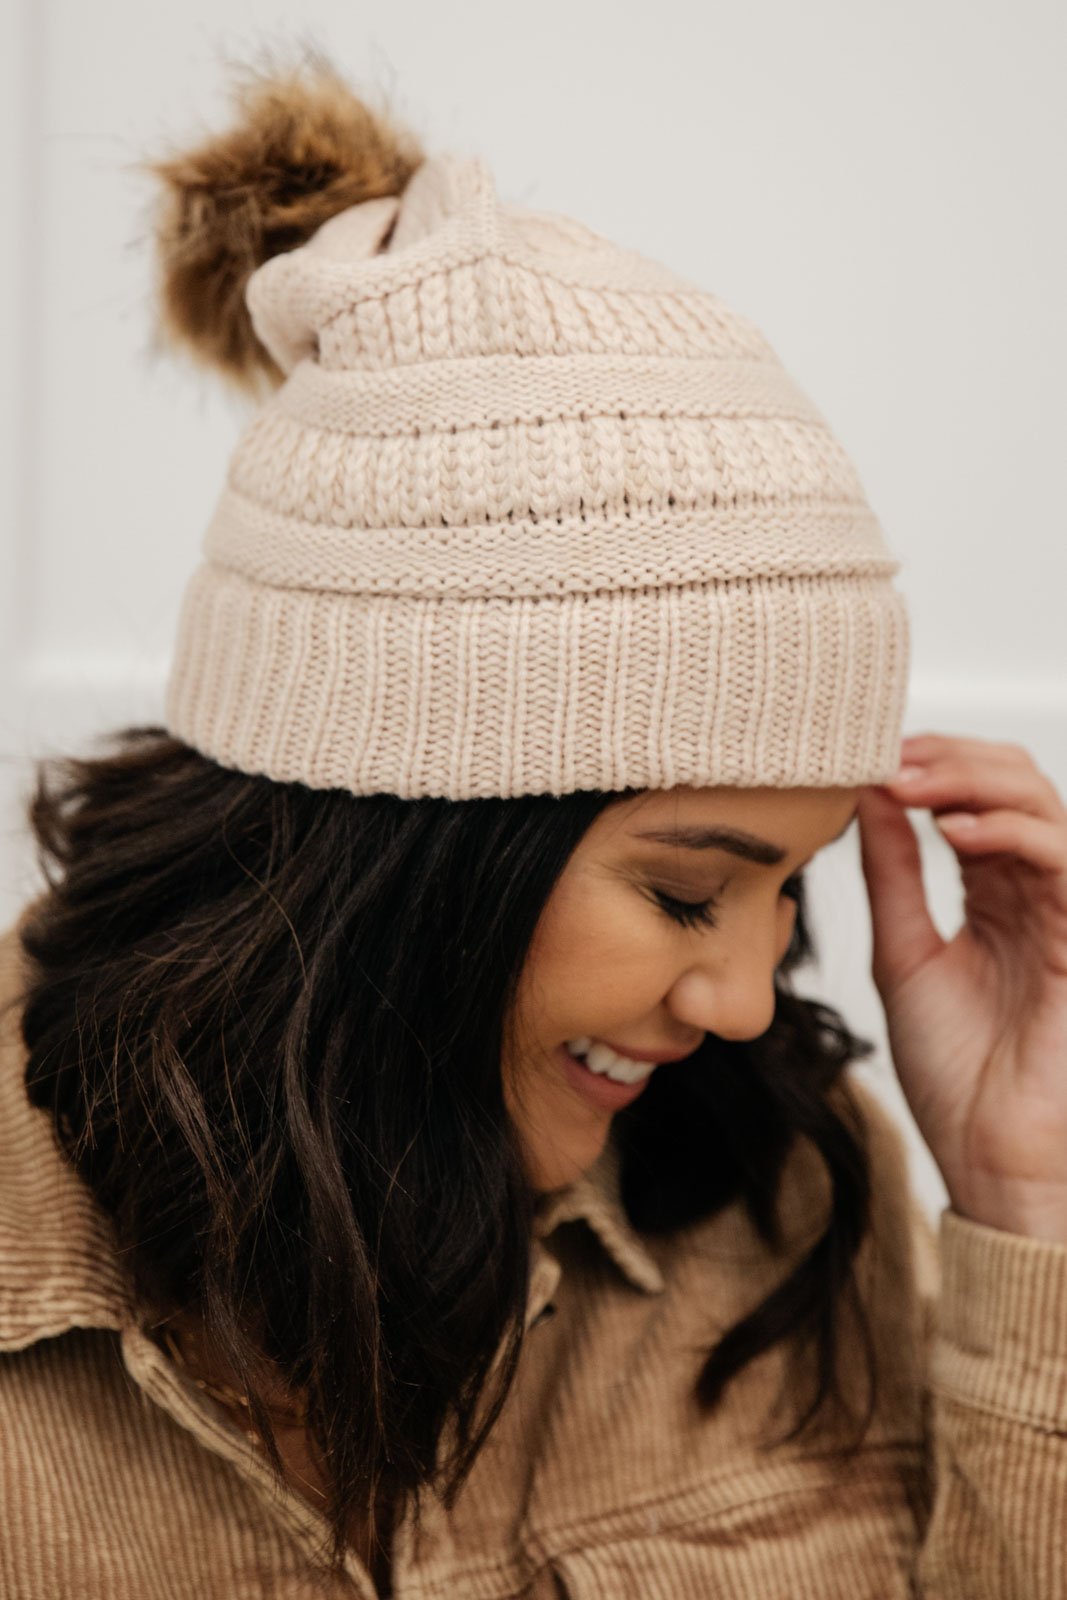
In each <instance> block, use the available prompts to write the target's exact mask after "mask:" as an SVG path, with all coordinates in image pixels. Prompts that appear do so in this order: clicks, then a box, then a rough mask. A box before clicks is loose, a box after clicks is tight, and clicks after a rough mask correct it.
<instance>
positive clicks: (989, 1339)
mask: <svg viewBox="0 0 1067 1600" xmlns="http://www.w3.org/2000/svg"><path fill="white" fill-rule="evenodd" d="M939 1245H940V1252H941V1292H940V1296H939V1299H938V1304H937V1311H936V1331H937V1334H938V1338H937V1339H936V1341H935V1345H934V1350H933V1353H932V1371H931V1379H932V1383H933V1387H934V1388H935V1389H936V1390H937V1391H938V1392H940V1393H941V1394H942V1395H944V1396H945V1397H946V1398H949V1399H952V1400H955V1401H957V1402H959V1403H961V1404H964V1405H968V1406H973V1407H978V1408H980V1409H981V1410H984V1411H987V1412H992V1413H994V1414H995V1415H998V1416H1002V1417H1006V1418H1010V1419H1012V1420H1014V1421H1021V1422H1026V1423H1029V1424H1030V1425H1031V1426H1033V1427H1035V1428H1042V1429H1047V1430H1050V1431H1053V1432H1063V1431H1065V1430H1067V1244H1058V1243H1056V1242H1055V1241H1052V1240H1044V1239H1033V1238H1030V1237H1028V1236H1026V1235H1023V1234H1016V1233H1008V1232H1006V1231H1004V1230H1003V1229H1000V1228H991V1227H987V1226H986V1225H985V1224H984V1223H980V1222H975V1221H973V1220H972V1219H971V1218H969V1217H964V1216H961V1215H960V1213H959V1212H957V1211H954V1210H952V1208H951V1207H946V1208H945V1209H944V1210H943V1211H942V1213H941V1219H940V1231H939Z"/></svg>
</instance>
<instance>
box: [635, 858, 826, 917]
mask: <svg viewBox="0 0 1067 1600" xmlns="http://www.w3.org/2000/svg"><path fill="white" fill-rule="evenodd" d="M803 884H804V874H803V873H802V872H795V873H794V874H793V876H792V877H791V878H787V879H786V881H785V882H784V883H783V884H782V893H783V894H784V895H788V896H789V898H790V899H791V900H796V901H799V899H800V893H801V889H802V888H803ZM654 893H655V896H656V899H657V900H658V902H659V905H660V908H661V909H662V910H663V911H665V912H666V914H667V916H669V917H670V918H671V919H672V921H674V922H680V923H681V924H682V926H683V927H686V928H695V927H698V926H700V925H703V926H705V927H708V928H715V927H718V922H717V920H716V917H715V910H716V907H717V906H718V905H719V901H718V900H717V899H716V898H715V897H714V896H713V897H712V898H711V899H710V900H676V899H675V898H674V896H673V895H669V894H666V893H665V892H664V891H663V890H662V889H656V890H654Z"/></svg>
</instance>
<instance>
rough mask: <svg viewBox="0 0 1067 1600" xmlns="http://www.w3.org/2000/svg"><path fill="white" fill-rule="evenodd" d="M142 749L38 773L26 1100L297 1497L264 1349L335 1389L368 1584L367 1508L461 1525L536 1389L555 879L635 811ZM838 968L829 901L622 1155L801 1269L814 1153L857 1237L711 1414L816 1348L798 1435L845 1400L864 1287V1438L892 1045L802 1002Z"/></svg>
mask: <svg viewBox="0 0 1067 1600" xmlns="http://www.w3.org/2000/svg"><path fill="white" fill-rule="evenodd" d="M112 737H113V739H114V741H115V748H114V749H113V750H110V751H105V752H104V753H102V754H98V755H94V756H92V757H89V758H76V757H63V758H59V757H52V758H50V759H48V760H45V761H41V762H39V763H38V766H37V773H36V789H35V792H34V793H33V795H32V797H31V798H30V801H29V818H30V822H31V826H32V829H33V833H34V837H35V840H36V844H37V850H38V855H39V859H40V863H41V866H42V869H43V871H44V874H45V877H46V880H47V884H48V888H47V890H46V892H45V893H44V894H43V895H42V897H41V899H40V901H39V903H38V904H37V905H36V906H35V907H34V908H33V909H32V912H31V913H30V914H29V915H28V916H27V917H26V918H25V920H24V922H23V927H22V934H21V938H22V945H23V949H24V951H25V953H26V956H27V957H28V960H27V962H26V968H27V988H26V992H25V995H24V996H23V997H22V1000H23V1010H22V1018H21V1021H22V1031H23V1036H24V1039H25V1043H26V1046H27V1049H28V1065H27V1074H26V1082H27V1088H28V1091H29V1094H30V1096H31V1098H32V1100H33V1102H34V1103H35V1104H36V1105H37V1106H39V1107H44V1108H46V1109H47V1110H48V1111H49V1112H50V1113H51V1115H52V1117H53V1120H54V1124H55V1128H56V1133H57V1136H58V1138H59V1140H60V1142H61V1144H62V1146H63V1148H64V1149H65V1151H66V1152H67V1154H68V1155H69V1157H70V1159H71V1160H72V1161H73V1163H74V1164H75V1165H76V1167H77V1169H78V1171H79V1172H80V1173H81V1175H82V1176H83V1177H84V1179H85V1180H86V1181H87V1183H88V1184H89V1186H90V1187H91V1189H92V1191H93V1192H94V1193H95V1195H96V1197H97V1198H98V1200H99V1201H100V1203H101V1204H102V1205H103V1206H104V1207H105V1208H106V1210H107V1211H108V1213H110V1215H111V1216H112V1217H113V1218H114V1221H115V1224H116V1228H117V1233H118V1238H119V1240H120V1242H121V1245H122V1247H123V1250H124V1252H125V1256H126V1259H127V1260H128V1262H129V1268H130V1272H131V1281H132V1284H133V1288H134V1292H135V1295H136V1297H137V1301H138V1304H139V1306H143V1307H144V1309H145V1315H146V1318H148V1317H155V1318H162V1317H165V1316H167V1315H169V1314H171V1313H172V1312H173V1311H175V1310H177V1309H181V1308H185V1307H190V1306H196V1307H198V1308H201V1309H202V1312H203V1314H204V1315H205V1317H206V1320H207V1324H208V1326H209V1327H210V1329H211V1331H212V1334H213V1336H214V1337H215V1339H216V1340H217V1341H218V1345H219V1348H220V1349H221V1350H222V1351H223V1352H224V1353H225V1355H226V1358H227V1360H228V1362H229V1364H230V1366H231V1368H232V1369H233V1370H234V1371H235V1372H236V1373H237V1374H238V1375H239V1376H240V1377H241V1379H242V1381H243V1383H244V1384H245V1387H246V1389H247V1392H248V1395H249V1401H250V1407H249V1409H250V1415H251V1419H252V1421H253V1423H254V1424H255V1426H256V1427H257V1428H258V1430H259V1431H260V1433H261V1434H262V1435H263V1437H264V1440H265V1443H266V1447H267V1451H268V1454H269V1457H270V1459H271V1461H272V1463H273V1465H274V1467H275V1469H276V1470H277V1471H278V1472H279V1473H281V1472H282V1471H283V1468H282V1462H281V1459H280V1456H279V1455H278V1453H277V1449H276V1443H275V1439H274V1434H273V1431H272V1428H271V1421H270V1416H269V1414H268V1410H267V1407H266V1404H265V1402H264V1397H263V1396H264V1391H263V1390H262V1389H261V1388H260V1387H259V1375H260V1372H261V1365H260V1356H261V1355H262V1354H265V1355H266V1356H267V1357H268V1358H269V1360H270V1362H271V1363H273V1364H274V1370H280V1371H281V1372H282V1373H283V1374H284V1375H285V1378H286V1380H287V1383H288V1384H289V1385H291V1386H292V1388H293V1390H294V1391H297V1392H299V1393H301V1394H305V1395H306V1396H307V1406H308V1409H307V1420H308V1428H309V1431H310V1433H311V1435H312V1437H313V1439H314V1441H315V1443H316V1445H317V1446H318V1447H319V1449H320V1450H321V1453H322V1458H323V1460H324V1461H326V1462H328V1463H329V1479H328V1487H329V1494H330V1498H329V1502H328V1509H327V1516H328V1520H329V1523H330V1527H331V1529H332V1533H333V1542H332V1545H331V1547H330V1550H329V1551H328V1552H324V1554H325V1555H327V1556H328V1557H329V1558H330V1559H331V1560H332V1561H333V1563H334V1564H335V1565H336V1566H338V1567H339V1566H340V1564H341V1563H342V1562H343V1559H344V1553H345V1527H346V1524H347V1523H348V1520H349V1518H350V1516H351V1515H352V1514H353V1513H357V1514H358V1513H359V1512H360V1511H361V1510H364V1511H365V1510H366V1508H367V1507H368V1506H369V1505H373V1504H375V1503H377V1502H379V1501H380V1500H382V1499H383V1498H384V1499H385V1500H386V1501H387V1502H388V1503H390V1504H393V1505H399V1504H401V1503H404V1504H407V1503H408V1502H411V1501H414V1500H415V1492H416V1491H417V1489H418V1488H419V1486H420V1485H423V1484H425V1483H427V1482H429V1481H431V1480H432V1481H433V1482H434V1483H435V1484H436V1486H437V1488H438V1491H439V1492H440V1493H441V1494H442V1496H443V1499H444V1502H445V1504H446V1505H448V1506H450V1505H451V1504H453V1502H454V1499H455V1495H456V1493H457V1492H458V1490H459V1488H460V1487H461V1485H462V1482H463V1480H464V1479H465V1477H466V1476H467V1474H468V1472H469V1470H470V1467H471V1465H472V1464H473V1461H474V1459H475V1457H476V1456H477V1454H478V1451H479V1450H480V1448H481V1446H482V1444H483V1442H484V1440H485V1438H486V1436H487V1434H488V1431H489V1429H490V1428H491V1427H492V1424H493V1422H494V1421H495V1419H496V1417H497V1415H498V1413H499V1410H500V1407H501V1405H502V1404H503V1401H504V1399H505V1397H506V1394H507V1391H508V1388H509V1386H510V1384H511V1381H512V1379H513V1377H514V1374H515V1368H516V1363H517V1361H518V1358H519V1354H520V1347H521V1343H522V1337H523V1322H524V1313H525V1307H526V1298H527V1286H528V1272H529V1249H530V1232H531V1224H532V1220H533V1206H534V1201H535V1196H534V1195H533V1193H532V1192H531V1189H530V1187H529V1185H528V1182H527V1180H526V1178H525V1176H524V1172H523V1165H522V1161H521V1157H520V1150H519V1146H518V1142H517V1136H516V1132H515V1129H514V1128H513V1126H512V1124H511V1122H510V1120H509V1117H508V1115H507V1112H506V1109H505V1103H504V1097H503V1092H502V1084H501V1072H500V1061H501V1052H502V1045H503V1042H504V1040H505V1036H506V1030H507V1027H508V1024H509V1018H510V1016H511V1014H512V1006H513V1001H514V996H515V992H516V987H517V982H518V977H519V974H520V971H521V969H522V967H523V963H524V959H525V956H526V952H527V950H528V947H529V945H530V942H531V939H532V936H533V933H534V929H535V926H536V924H537V922H538V919H539V917H540V915H541V912H542V910H543V908H544V906H545V903H546V900H547V898H548V896H549V894H550V892H551V890H552V887H553V885H554V883H555V881H556V879H557V878H558V876H559V874H560V872H561V870H562V869H563V867H564V865H565V863H566V861H567V859H568V857H569V856H570V854H571V852H572V851H573V850H574V848H575V846H576V845H577V844H578V842H579V840H580V839H581V837H582V835H583V834H584V833H585V831H586V829H587V828H588V827H589V825H590V824H591V822H592V821H593V819H594V818H595V817H596V816H597V815H598V813H599V812H601V811H602V810H603V808H604V807H605V806H607V805H609V804H610V803H611V802H612V801H614V800H616V799H619V798H622V794H623V793H625V794H629V793H632V792H633V791H623V792H622V793H602V792H599V791H588V792H578V793H573V794H567V795H564V796H561V797H555V796H551V795H528V796H520V797H516V798H485V799H471V800H463V801H454V800H447V799H440V798H433V797H431V798H422V799H402V798H399V797H397V796H393V795H387V794H375V795H363V796H357V795H353V794H350V793H348V792H347V791H341V790H313V789H311V788H308V787H307V786H306V785H304V784H302V783H299V782H292V783H278V782H274V781H272V780H270V779H269V778H267V777H264V776H254V775H248V774H245V773H241V772H236V771H232V770H229V769H227V768H225V767H223V766H221V765H219V764H217V763H216V762H214V761H212V760H210V759H208V758H206V757H205V756H203V755H201V754H200V753H198V752H196V751H194V750H192V749H190V748H189V747H188V746H187V745H185V744H184V743H182V742H181V741H179V740H177V739H175V738H172V737H171V736H170V735H169V734H168V733H167V732H166V731H165V730H164V729H163V728H158V727H154V726H148V727H143V726H141V727H130V728H124V729H122V730H121V731H120V732H118V733H116V734H114V735H113V736H112ZM812 953H813V951H812V944H811V940H810V935H809V932H808V930H807V926H806V920H805V917H804V905H803V893H801V895H800V903H799V906H798V918H797V923H796V930H795V933H794V937H793V941H792V943H791V945H790V948H789V950H788V952H787V954H786V957H785V959H784V961H783V962H782V963H781V966H780V968H779V972H778V974H777V975H776V996H777V1006H776V1012H775V1017H774V1022H773V1024H772V1026H771V1028H770V1029H769V1030H768V1032H767V1033H765V1034H764V1035H763V1036H761V1037H760V1038H759V1039H756V1040H754V1041H751V1042H746V1043H736V1042H729V1041H725V1040H722V1039H718V1038H716V1037H715V1036H713V1035H711V1036H708V1038H707V1039H706V1040H705V1042H704V1045H703V1046H702V1047H701V1048H700V1050H698V1051H697V1052H696V1054H695V1055H694V1056H692V1057H690V1058H689V1059H688V1060H686V1061H683V1062H679V1063H676V1064H674V1065H673V1066H672V1068H671V1070H670V1071H669V1072H666V1071H665V1072H661V1073H657V1074H655V1075H654V1077H653V1079H652V1080H651V1082H650V1084H649V1086H648V1088H647V1089H646V1090H645V1092H644V1094H643V1095H642V1096H641V1098H640V1100H639V1101H638V1102H635V1104H634V1105H633V1106H631V1107H629V1108H628V1109H627V1110H626V1111H625V1112H622V1113H620V1114H619V1115H618V1116H617V1117H616V1118H615V1120H614V1123H613V1137H615V1138H616V1139H617V1140H618V1142H619V1145H620V1149H621V1152H622V1178H623V1198H624V1203H625V1206H626V1209H627V1212H628V1214H629V1216H630V1218H631V1220H632V1222H633V1224H634V1226H635V1227H637V1228H638V1229H641V1230H645V1231H646V1232H649V1233H651V1232H655V1231H661V1230H670V1229H673V1228H677V1227H679V1226H682V1225H684V1224H686V1223H689V1222H693V1221H695V1220H697V1219H700V1218H703V1217H707V1216H710V1215H712V1214H713V1213H714V1212H716V1211H717V1210H719V1209H720V1208H721V1207H723V1206H725V1205H727V1204H728V1203H729V1202H731V1201H733V1200H737V1199H739V1200H741V1201H742V1202H743V1203H744V1205H745V1207H747V1209H748V1212H749V1213H750V1215H751V1218H752V1221H753V1223H754V1225H755V1227H756V1229H757V1230H758V1232H759V1235H760V1236H761V1238H762V1239H764V1240H765V1241H766V1242H767V1244H768V1245H769V1246H771V1247H777V1245H778V1244H779V1243H780V1235H779V1229H778V1220H777V1212H776V1195H777V1189H778V1179H779V1174H780V1172H781V1170H782V1165H783V1162H784V1159H785V1156H786V1154H787V1152H788V1150H789V1148H790V1146H791V1144H792V1143H793V1141H794V1140H795V1139H797V1138H798V1137H803V1138H806V1139H808V1140H810V1141H811V1142H812V1144H813V1145H814V1147H815V1149H816V1150H817V1151H818V1153H819V1156H820V1157H821V1159H822V1161H823V1163H824V1164H825V1167H826V1169H827V1173H828V1176H829V1180H830V1209H829V1213H828V1221H827V1224H826V1227H825V1230H824V1231H823V1233H822V1234H821V1236H820V1237H819V1238H818V1239H817V1240H816V1241H815V1242H814V1244H813V1245H812V1246H811V1248H810V1249H809V1250H808V1251H807V1252H806V1254H805V1255H804V1257H803V1259H802V1260H800V1261H799V1263H798V1264H797V1265H796V1266H795V1267H794V1269H793V1270H791V1271H790V1272H789V1273H788V1275H787V1276H785V1277H784V1279H783V1281H781V1282H780V1283H779V1284H778V1286H777V1287H776V1288H775V1289H774V1290H773V1292H771V1293H770V1294H768V1295H767V1297H766V1298H765V1299H764V1300H763V1302H762V1303H761V1304H760V1305H759V1306H757V1307H756V1308H755V1309H754V1310H753V1311H752V1312H751V1313H750V1314H749V1315H747V1316H745V1317H744V1318H743V1320H741V1321H740V1322H738V1323H737V1325H736V1326H734V1327H733V1328H731V1329H730V1330H729V1331H728V1332H727V1333H726V1334H725V1335H724V1336H723V1337H722V1338H721V1339H720V1340H719V1342H718V1343H717V1344H716V1346H715V1347H714V1349H712V1350H711V1351H710V1353H709V1355H708V1357H707V1360H706V1363H705V1365H704V1367H703V1370H702V1372H701V1374H700V1379H699V1385H698V1396H699V1399H700V1401H701V1403H702V1404H703V1405H704V1406H705V1407H706V1408H707V1409H708V1410H709V1411H710V1410H711V1409H712V1408H713V1407H714V1405H715V1403H716V1402H717V1400H718V1398H719V1396H720V1394H721V1393H722V1391H723V1389H724V1388H725V1386H726V1384H727V1383H728V1382H729V1380H730V1379H731V1378H732V1377H733V1376H734V1375H735V1374H736V1373H737V1372H739V1371H740V1369H741V1368H742V1367H744V1366H745V1365H746V1363H748V1362H750V1361H751V1360H752V1359H753V1358H754V1357H755V1356H757V1355H759V1354H760V1353H761V1352H762V1351H764V1350H767V1349H768V1348H769V1347H770V1346H772V1345H775V1344H777V1343H778V1342H779V1341H782V1340H786V1339H787V1338H788V1339H789V1340H792V1341H794V1342H795V1344H796V1346H797V1348H801V1347H805V1346H807V1345H809V1344H810V1343H812V1342H814V1345H815V1347H816V1349H817V1353H818V1361H817V1372H816V1376H817V1382H816V1386H815V1390H814V1393H813V1396H812V1398H811V1401H810V1404H809V1405H808V1407H807V1409H806V1411H804V1413H803V1414H802V1415H801V1417H800V1418H799V1420H798V1422H797V1423H796V1425H795V1427H794V1428H793V1429H791V1431H790V1433H789V1434H788V1435H787V1437H788V1438H792V1437H794V1436H795V1435H796V1434H797V1433H799V1432H800V1431H801V1430H802V1429H804V1428H806V1427H807V1426H808V1425H809V1424H810V1423H811V1422H813V1420H814V1419H815V1418H816V1416H817V1415H818V1414H819V1412H820V1411H821V1410H822V1409H823V1407H824V1404H825V1403H826V1402H827V1401H828V1400H829V1399H830V1398H831V1397H834V1398H837V1399H840V1394H839V1391H838V1389H837V1383H836V1349H837V1343H836V1341H837V1337H838V1335H837V1331H836V1314H837V1309H838V1304H839V1302H840V1301H841V1300H842V1298H843V1297H844V1296H846V1295H847V1296H848V1297H849V1298H850V1300H851V1301H852V1303H853V1305H854V1307H855V1309H856V1311H857V1313H858V1315H859V1318H860V1323H861V1328H862V1329H863V1330H864V1340H865V1347H866V1351H867V1360H868V1370H869V1376H870V1386H869V1397H870V1398H869V1404H868V1408H867V1412H866V1415H865V1416H864V1418H863V1419H862V1421H861V1424H860V1432H859V1436H858V1437H862V1433H863V1432H864V1431H865V1430H866V1427H867V1424H868V1422H869V1419H870V1416H871V1414H872V1412H873V1406H874V1371H873V1358H872V1355H871V1345H870V1340H869V1335H868V1333H867V1332H866V1324H865V1322H864V1320H863V1311H862V1307H861V1306H860V1304H859V1300H858V1296H857V1295H856V1290H855V1283H854V1279H853V1276H852V1264H853V1258H854V1256H855V1253H856V1251H857V1248H858V1246H859V1244H860V1243H861V1241H862V1238H863V1236H864V1234H865V1232H866V1229H867V1226H868V1213H869V1199H870V1185H869V1175H868V1163H867V1156H866V1151H865V1147H864V1141H863V1135H862V1126H861V1119H860V1118H859V1116H858V1114H857V1115H856V1116H855V1117H853V1116H852V1115H851V1114H850V1113H849V1106H850V1105H851V1102H849V1101H848V1098H847V1095H846V1096H845V1097H844V1099H843V1100H842V1097H841V1096H831V1095H830V1094H829V1091H830V1089H831V1087H832V1086H834V1085H835V1084H837V1083H838V1080H839V1079H840V1078H841V1073H842V1069H843V1068H844V1067H845V1066H846V1064H847V1063H848V1062H850V1061H852V1060H855V1059H859V1058H862V1057H863V1056H866V1055H868V1054H869V1053H870V1052H871V1050H872V1049H873V1045H872V1044H871V1043H870V1042H869V1041H867V1040H864V1039H860V1038H857V1037H856V1036H855V1035H853V1034H852V1033H850V1032H849V1030H848V1029H847V1028H846V1027H845V1025H844V1023H843V1022H842V1021H841V1019H840V1018H839V1017H838V1016H837V1014H836V1013H835V1012H833V1011H831V1010H830V1009H829V1008H827V1007H826V1006H824V1005H822V1004H820V1003H818V1002H815V1001H813V1000H808V999H802V998H799V997H797V996H795V995H794V994H793V993H792V992H791V989H790V980H789V973H790V972H791V970H792V969H793V968H795V967H796V966H797V965H798V964H799V963H800V962H802V961H804V960H805V959H807V958H808V957H809V956H810V955H811V954H812ZM842 1106H843V1107H844V1110H843V1109H842ZM502 1342H503V1343H504V1346H505V1349H504V1357H503V1360H502V1362H501V1366H500V1369H499V1372H498V1373H497V1374H494V1375H493V1381H490V1373H491V1366H492V1362H493V1357H494V1355H495V1354H496V1352H497V1350H498V1348H499V1347H500V1345H501V1343H502ZM446 1424H448V1425H449V1429H448V1433H449V1435H450V1447H449V1449H448V1450H447V1451H445V1452H443V1456H442V1459H441V1460H440V1461H439V1460H438V1459H437V1454H438V1448H439V1445H440V1444H441V1441H442V1439H443V1438H444V1437H445V1433H444V1430H445V1427H446ZM857 1443H858V1439H857ZM416 1508H417V1502H416Z"/></svg>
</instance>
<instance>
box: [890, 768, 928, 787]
mask: <svg viewBox="0 0 1067 1600" xmlns="http://www.w3.org/2000/svg"><path fill="white" fill-rule="evenodd" d="M922 770H923V769H922V767H911V766H903V767H901V769H900V771H899V772H898V773H897V775H896V777H895V778H894V779H893V782H894V783H912V782H913V781H914V780H915V779H916V778H918V777H920V776H921V775H922Z"/></svg>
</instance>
